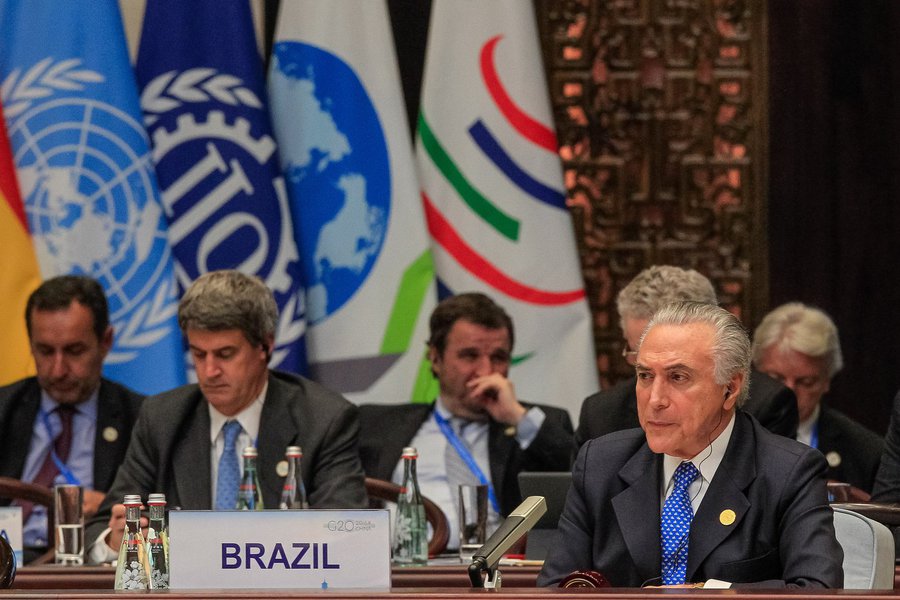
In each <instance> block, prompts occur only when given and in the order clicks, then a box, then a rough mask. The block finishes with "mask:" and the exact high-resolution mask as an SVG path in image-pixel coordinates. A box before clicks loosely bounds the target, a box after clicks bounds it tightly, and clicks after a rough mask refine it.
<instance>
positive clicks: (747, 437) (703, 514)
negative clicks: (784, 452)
mask: <svg viewBox="0 0 900 600" xmlns="http://www.w3.org/2000/svg"><path fill="white" fill-rule="evenodd" d="M733 418H734V419H736V421H735V424H734V431H733V433H732V435H731V440H729V442H728V448H727V449H726V450H725V456H724V457H723V458H722V462H721V463H720V464H719V468H718V469H717V470H716V474H715V476H713V480H712V484H710V486H709V490H708V491H707V492H706V495H705V496H704V497H703V502H701V503H700V508H699V509H698V510H697V514H696V515H694V519H693V521H692V522H691V538H690V540H691V541H690V545H689V550H688V564H687V572H686V577H687V581H691V579H692V578H693V575H694V573H696V571H697V569H698V567H699V566H700V565H702V564H703V561H704V560H706V558H707V557H708V556H709V555H710V553H711V552H712V551H713V550H714V549H715V548H716V547H718V546H719V545H720V544H721V543H722V542H723V541H724V540H725V538H726V537H728V535H730V534H731V532H732V531H735V529H736V528H737V527H739V526H740V524H741V521H742V520H743V518H744V515H746V514H747V511H748V510H749V508H750V501H749V500H748V499H747V496H746V495H745V494H744V490H745V489H747V486H749V485H750V482H752V481H753V480H754V479H755V478H756V461H755V459H754V453H753V449H754V448H755V446H756V440H754V439H753V430H752V428H751V427H750V424H749V422H748V421H747V419H746V418H745V417H744V416H743V415H742V414H741V413H740V412H739V411H738V412H736V413H735V415H734V417H733ZM726 510H731V511H734V514H735V519H734V521H733V522H732V523H728V524H724V523H722V520H723V519H722V518H721V515H722V512H723V511H726Z"/></svg>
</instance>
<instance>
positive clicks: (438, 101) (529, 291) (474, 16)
mask: <svg viewBox="0 0 900 600" xmlns="http://www.w3.org/2000/svg"><path fill="white" fill-rule="evenodd" d="M416 157H417V162H418V166H419V179H420V181H421V184H422V202H423V204H424V206H425V214H426V218H427V221H428V230H429V233H430V234H431V238H432V247H433V249H434V253H435V255H434V260H435V271H436V273H437V277H438V281H439V284H440V289H441V293H442V294H445V293H446V294H452V293H457V292H463V291H470V290H476V291H481V292H484V293H486V294H488V295H490V296H492V297H493V298H494V299H495V300H496V301H497V302H498V303H499V304H500V305H502V306H503V307H504V308H506V310H507V311H508V312H509V313H510V315H511V316H512V318H513V322H514V324H515V330H516V331H515V333H516V335H515V338H516V339H515V348H514V349H513V350H514V362H513V366H512V368H511V371H510V378H511V379H512V380H513V381H514V382H515V384H516V393H517V394H518V395H519V396H521V397H523V398H528V399H531V400H534V401H538V402H548V403H551V404H556V405H559V406H563V407H565V408H568V409H569V411H570V413H572V414H573V415H577V414H578V410H579V406H580V404H581V401H582V400H583V399H584V397H585V396H587V395H588V394H590V393H593V392H595V391H596V390H597V389H598V378H597V370H596V364H595V353H594V348H593V341H592V339H591V320H590V314H589V311H588V305H587V302H586V298H585V294H584V282H583V280H582V276H581V269H580V265H579V259H578V254H577V247H576V244H575V235H574V231H573V227H572V222H571V217H570V215H569V212H568V209H567V206H566V202H565V191H564V187H563V179H562V169H561V164H560V160H559V156H558V154H557V144H556V135H555V133H554V129H553V121H552V118H551V112H550V103H549V98H548V93H547V87H546V80H545V78H544V71H543V67H542V62H541V53H540V46H539V37H538V32H537V27H536V23H535V19H534V13H533V8H532V5H531V2H522V1H521V0H491V1H490V2H456V1H453V0H435V1H434V3H433V4H432V13H431V23H430V27H429V32H428V47H427V52H426V59H425V76H424V82H423V84H422V101H421V106H420V113H419V120H418V125H417V140H416Z"/></svg>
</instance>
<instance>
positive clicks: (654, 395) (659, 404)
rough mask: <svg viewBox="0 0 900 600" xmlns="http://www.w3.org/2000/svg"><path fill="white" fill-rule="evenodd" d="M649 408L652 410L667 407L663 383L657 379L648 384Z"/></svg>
mask: <svg viewBox="0 0 900 600" xmlns="http://www.w3.org/2000/svg"><path fill="white" fill-rule="evenodd" d="M649 393H650V406H651V407H653V408H665V407H666V406H668V405H669V399H668V395H667V394H666V386H665V383H664V382H662V381H660V380H659V378H656V379H654V380H653V383H652V384H650V390H649Z"/></svg>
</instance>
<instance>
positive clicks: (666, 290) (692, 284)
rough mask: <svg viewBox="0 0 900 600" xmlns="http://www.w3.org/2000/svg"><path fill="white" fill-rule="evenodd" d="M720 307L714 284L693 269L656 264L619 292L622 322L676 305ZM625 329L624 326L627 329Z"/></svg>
mask: <svg viewBox="0 0 900 600" xmlns="http://www.w3.org/2000/svg"><path fill="white" fill-rule="evenodd" d="M679 301H691V302H703V303H704V304H713V305H715V304H718V300H717V298H716V290H715V289H714V288H713V285H712V283H711V282H710V281H709V279H707V278H706V277H704V276H703V275H701V274H700V273H698V272H697V271H694V270H693V269H682V268H679V267H673V266H671V265H655V266H652V267H650V268H648V269H644V270H643V271H641V272H640V273H638V274H637V276H636V277H635V278H634V279H632V280H631V281H630V282H629V283H628V285H626V286H625V287H624V288H622V290H621V291H620V292H619V295H618V296H617V297H616V308H617V309H618V311H619V319H620V320H621V319H626V318H633V319H649V318H650V317H652V316H653V313H655V312H656V311H658V310H659V309H661V308H662V307H663V306H665V305H667V304H670V303H672V302H679ZM623 329H624V327H623Z"/></svg>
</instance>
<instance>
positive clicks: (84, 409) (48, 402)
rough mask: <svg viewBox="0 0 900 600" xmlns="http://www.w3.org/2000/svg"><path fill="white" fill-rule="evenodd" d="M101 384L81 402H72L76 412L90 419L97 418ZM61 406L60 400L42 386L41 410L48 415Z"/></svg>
mask: <svg viewBox="0 0 900 600" xmlns="http://www.w3.org/2000/svg"><path fill="white" fill-rule="evenodd" d="M99 398H100V386H97V389H95V390H94V391H93V392H92V393H91V395H90V396H88V398H87V400H84V401H82V402H79V403H78V404H71V405H70V406H71V407H72V408H74V409H75V413H76V414H80V415H84V416H85V417H87V418H89V419H94V420H96V419H97V405H98V404H99V402H100V400H99ZM58 406H59V402H57V401H56V400H54V399H53V398H51V397H50V394H48V393H47V392H46V390H44V389H43V388H41V410H42V411H44V412H45V413H47V414H48V415H49V414H50V413H52V412H53V411H54V410H56V407H58Z"/></svg>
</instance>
